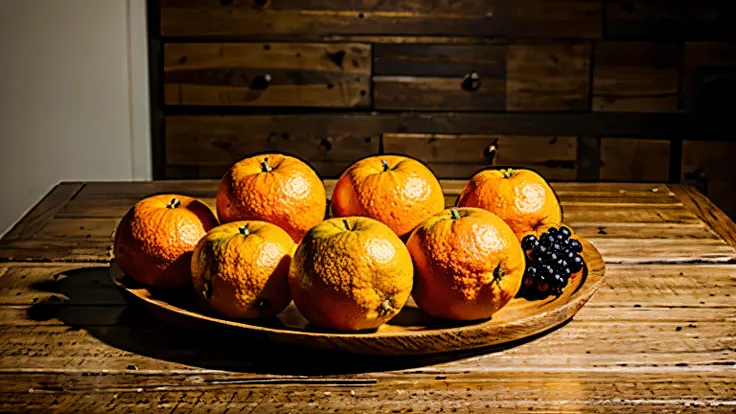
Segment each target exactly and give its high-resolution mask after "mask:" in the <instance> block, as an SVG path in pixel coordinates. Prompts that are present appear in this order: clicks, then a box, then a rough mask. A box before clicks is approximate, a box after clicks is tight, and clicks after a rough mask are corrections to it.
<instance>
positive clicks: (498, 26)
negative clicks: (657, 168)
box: [160, 0, 601, 40]
mask: <svg viewBox="0 0 736 414" xmlns="http://www.w3.org/2000/svg"><path fill="white" fill-rule="evenodd" d="M160 2H161V7H162V9H161V34H162V35H163V36H177V37H178V36H196V37H217V38H244V37H247V38H263V37H268V38H275V39H289V40H321V39H322V38H323V37H324V36H330V35H336V34H337V35H358V34H376V33H380V34H384V35H407V34H409V35H411V34H420V35H444V36H448V35H450V36H451V35H471V36H489V37H490V36H499V37H522V38H531V37H543V38H571V37H577V38H599V37H600V35H601V4H600V2H598V1H580V0H516V1H514V2H508V1H505V0H459V1H452V2H448V1H445V0H422V1H419V0H412V1H403V2H399V3H397V2H394V1H385V0H381V1H368V0H310V1H305V0H275V1H264V2H261V3H263V4H264V5H263V6H259V5H258V4H257V3H256V2H254V1H252V0H228V1H220V0H160Z"/></svg>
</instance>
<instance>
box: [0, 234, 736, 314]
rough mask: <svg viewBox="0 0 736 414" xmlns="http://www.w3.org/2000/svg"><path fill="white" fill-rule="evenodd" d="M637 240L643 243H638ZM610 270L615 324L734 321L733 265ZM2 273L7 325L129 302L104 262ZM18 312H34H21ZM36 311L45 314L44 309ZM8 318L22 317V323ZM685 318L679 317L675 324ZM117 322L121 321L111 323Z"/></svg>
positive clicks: (603, 295) (604, 292) (606, 291)
mask: <svg viewBox="0 0 736 414" xmlns="http://www.w3.org/2000/svg"><path fill="white" fill-rule="evenodd" d="M635 242H636V243H640V241H638V240H637V241H635ZM606 267H607V269H606V280H605V282H604V286H603V287H602V288H601V290H600V291H599V292H598V293H597V294H596V296H595V297H594V299H592V300H591V301H590V303H588V304H587V305H586V307H585V309H587V308H599V309H608V310H609V312H611V314H610V315H609V316H608V318H609V319H611V320H613V321H618V322H623V321H627V320H630V319H631V318H632V317H633V316H631V315H629V314H630V313H631V312H640V311H641V312H643V311H646V312H653V309H670V310H675V309H683V310H686V309H691V312H693V315H691V316H690V318H691V319H695V314H696V313H697V312H699V311H700V310H707V309H708V308H718V309H721V310H722V314H721V317H720V318H714V320H716V321H720V322H728V321H729V320H730V319H733V318H734V312H736V308H735V307H734V306H733V299H732V297H731V295H733V294H736V292H734V290H736V279H735V278H734V276H735V275H736V273H734V272H735V270H736V268H735V267H734V266H733V264H702V263H699V264H677V265H665V264H625V265H621V264H612V263H609V264H608V265H607V266H606ZM0 271H2V276H1V277H0V306H2V309H3V312H6V311H7V312H8V313H7V314H6V315H5V316H3V318H2V319H3V321H5V322H4V323H5V324H6V325H17V326H21V325H28V323H27V322H26V321H25V319H28V318H29V317H30V316H31V314H30V313H31V311H32V310H33V307H41V305H43V307H45V308H44V309H45V310H47V311H48V315H47V316H48V317H45V318H44V319H43V320H44V321H46V323H45V325H63V324H64V323H68V321H65V320H64V319H61V318H60V316H59V315H57V313H58V312H63V310H62V308H64V307H70V308H82V307H85V306H87V307H89V309H101V308H102V307H105V306H106V307H109V309H110V311H109V312H107V311H105V312H107V313H112V314H116V315H117V314H118V313H119V312H120V311H121V309H120V307H121V306H123V307H124V305H125V304H126V302H125V301H124V300H123V298H122V296H121V295H120V294H119V293H118V291H117V289H116V288H115V287H114V286H113V285H112V283H111V282H110V280H109V274H108V268H107V267H106V266H102V265H99V264H93V263H87V264H76V263H67V264H63V263H54V264H48V265H45V264H39V263H12V264H2V265H0ZM634 305H639V307H635V306H634ZM23 306H25V307H27V308H23ZM28 307H31V308H28ZM18 309H26V310H28V311H27V312H26V311H23V312H18ZM36 310H38V311H39V312H40V311H41V310H42V309H36ZM33 311H35V310H33ZM68 312H69V315H70V316H71V317H74V318H75V319H76V320H77V322H78V323H77V325H80V326H81V325H98V324H100V323H99V321H98V319H97V318H98V316H99V315H93V313H92V312H91V311H88V312H86V314H85V313H83V312H82V313H79V312H81V311H80V310H79V309H72V310H69V311H68ZM101 312H102V311H101ZM8 315H16V316H17V317H18V318H19V319H17V320H15V319H12V318H11V317H10V316H8ZM585 315H586V313H585V312H581V313H580V314H579V315H576V320H577V321H580V322H586V321H598V320H599V317H598V316H596V318H595V319H588V318H587V317H586V316H585ZM61 316H63V315H61ZM682 317H683V316H682V315H677V317H676V318H675V319H674V321H679V320H680V319H679V318H682ZM37 319H40V318H37ZM636 319H637V320H641V321H642V322H647V323H651V322H657V321H661V320H667V318H664V319H662V316H661V315H660V316H658V318H656V319H646V318H645V317H644V316H643V315H639V316H636ZM54 320H56V322H54ZM111 320H113V319H111ZM146 320H147V321H150V320H149V319H146ZM14 321H15V322H14ZM117 323H118V321H117V319H115V320H114V322H113V323H111V324H117Z"/></svg>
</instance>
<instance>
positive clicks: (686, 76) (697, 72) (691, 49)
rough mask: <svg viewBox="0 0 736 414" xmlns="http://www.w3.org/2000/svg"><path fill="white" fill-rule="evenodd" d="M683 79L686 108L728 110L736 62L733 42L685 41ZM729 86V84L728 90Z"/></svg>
mask: <svg viewBox="0 0 736 414" xmlns="http://www.w3.org/2000/svg"><path fill="white" fill-rule="evenodd" d="M684 55H685V56H684V59H685V64H684V65H685V66H684V73H683V79H682V95H683V107H684V109H685V110H687V111H699V112H710V111H715V112H720V111H728V110H729V109H731V108H732V106H729V98H728V96H729V95H730V92H729V91H730V90H733V89H732V88H733V86H732V85H733V82H734V81H733V75H734V69H733V67H734V66H735V65H736V42H689V43H685V51H684ZM729 85H731V87H730V89H729Z"/></svg>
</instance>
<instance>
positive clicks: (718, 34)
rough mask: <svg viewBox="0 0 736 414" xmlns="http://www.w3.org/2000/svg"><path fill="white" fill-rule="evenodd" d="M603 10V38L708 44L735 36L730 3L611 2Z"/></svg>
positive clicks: (734, 11) (733, 10) (734, 10)
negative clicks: (703, 42)
mask: <svg viewBox="0 0 736 414" xmlns="http://www.w3.org/2000/svg"><path fill="white" fill-rule="evenodd" d="M605 7H606V12H605V16H606V17H605V29H604V32H605V37H606V38H613V39H674V40H709V39H714V38H715V39H720V38H724V37H730V36H731V35H733V33H734V31H733V30H734V28H733V19H734V17H735V16H736V7H735V6H734V4H733V3H731V2H722V1H718V0H701V1H658V0H635V1H631V0H613V1H608V2H606V5H605Z"/></svg>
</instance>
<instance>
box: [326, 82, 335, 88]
mask: <svg viewBox="0 0 736 414" xmlns="http://www.w3.org/2000/svg"><path fill="white" fill-rule="evenodd" d="M334 87H335V85H333V84H331V83H328V84H327V89H332V88H334Z"/></svg>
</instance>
